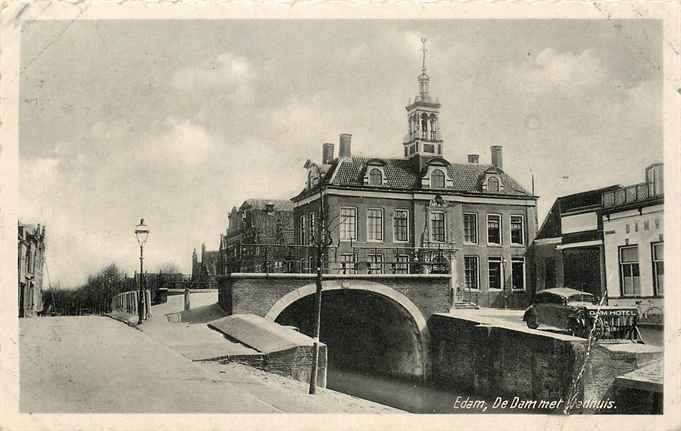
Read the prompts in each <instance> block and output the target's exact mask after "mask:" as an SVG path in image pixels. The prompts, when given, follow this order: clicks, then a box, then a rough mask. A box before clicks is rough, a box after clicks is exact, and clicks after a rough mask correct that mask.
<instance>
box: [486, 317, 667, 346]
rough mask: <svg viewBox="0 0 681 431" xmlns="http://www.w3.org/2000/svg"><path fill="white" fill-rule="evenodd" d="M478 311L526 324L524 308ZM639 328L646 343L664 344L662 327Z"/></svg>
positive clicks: (504, 319)
mask: <svg viewBox="0 0 681 431" xmlns="http://www.w3.org/2000/svg"><path fill="white" fill-rule="evenodd" d="M478 313H479V314H480V315H484V316H486V317H493V318H494V319H498V320H502V321H504V322H507V323H512V324H514V325H518V326H521V327H523V328H525V327H526V326H527V325H526V323H525V322H524V321H523V313H524V310H499V309H491V308H485V309H482V310H480V311H478ZM539 329H540V330H548V331H551V332H561V333H566V334H567V331H560V330H558V329H556V328H549V327H546V326H540V328H539ZM639 330H640V331H641V336H642V337H643V340H645V342H646V344H650V345H652V346H664V329H663V328H662V327H658V326H643V325H641V326H639Z"/></svg>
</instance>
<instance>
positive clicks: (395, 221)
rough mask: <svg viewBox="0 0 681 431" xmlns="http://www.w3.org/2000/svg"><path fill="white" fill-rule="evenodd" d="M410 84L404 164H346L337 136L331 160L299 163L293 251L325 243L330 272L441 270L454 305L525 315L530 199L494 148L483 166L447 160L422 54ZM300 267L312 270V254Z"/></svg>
mask: <svg viewBox="0 0 681 431" xmlns="http://www.w3.org/2000/svg"><path fill="white" fill-rule="evenodd" d="M417 81H418V89H419V91H418V95H417V96H416V98H415V99H414V101H413V102H411V103H409V104H408V105H407V106H406V112H407V124H406V126H407V127H406V129H407V134H406V136H405V138H404V140H403V142H402V149H403V157H401V158H383V157H374V158H371V157H359V156H353V154H352V147H351V144H352V137H351V135H349V134H341V135H340V140H339V147H340V148H339V153H338V157H334V156H335V154H334V148H333V144H330V143H325V144H323V145H322V161H321V163H314V162H311V161H308V162H307V163H306V165H305V168H306V169H307V177H306V184H305V187H304V190H303V191H301V192H300V193H299V194H298V195H296V196H295V197H293V198H292V199H291V200H292V201H293V203H294V207H295V209H294V218H295V241H296V244H297V245H298V246H301V247H305V246H308V247H309V246H314V245H315V244H318V243H319V239H320V238H321V239H324V241H323V242H324V246H325V247H326V246H328V248H326V249H325V250H326V251H325V254H324V261H323V265H324V270H325V271H328V272H341V273H347V272H368V273H413V272H419V273H424V272H425V273H428V272H432V273H440V272H448V273H451V274H452V276H453V277H454V278H455V280H456V285H457V292H456V295H458V297H457V298H456V299H457V300H462V299H463V300H464V301H466V302H475V303H477V304H479V305H483V306H494V307H522V306H524V305H526V304H527V302H528V299H529V295H528V293H529V292H530V291H531V286H529V284H530V283H531V282H532V281H533V280H534V276H533V274H532V273H531V269H532V263H531V262H530V255H529V254H528V245H529V244H531V243H532V241H533V240H534V236H535V233H536V230H537V221H536V199H537V198H536V196H533V195H532V193H530V192H528V191H527V190H525V189H524V188H523V187H522V186H521V185H520V184H519V183H518V182H517V181H515V180H514V179H513V178H512V177H511V176H509V175H508V174H507V173H506V172H505V171H504V170H503V161H502V160H503V159H502V147H501V146H492V147H491V161H490V163H489V164H483V163H480V161H479V156H478V155H476V154H471V155H469V156H468V159H467V160H466V162H465V163H453V162H450V161H449V160H447V159H446V158H445V157H444V152H445V146H446V142H445V141H444V139H443V137H442V136H441V134H440V119H439V116H440V108H441V105H440V103H439V102H437V101H436V100H435V99H433V98H432V97H431V95H430V78H429V76H428V74H427V72H426V68H425V50H424V57H423V65H422V70H421V74H420V75H418V79H417ZM322 208H323V211H322ZM322 212H323V214H324V217H323V220H322V217H321V215H322ZM322 222H323V224H324V226H322ZM327 237H328V238H327ZM327 239H328V240H327ZM299 267H300V268H301V269H302V270H303V272H311V271H313V270H314V269H315V267H316V256H315V253H310V255H309V256H304V257H302V259H301V262H300V264H299Z"/></svg>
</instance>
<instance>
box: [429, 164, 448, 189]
mask: <svg viewBox="0 0 681 431" xmlns="http://www.w3.org/2000/svg"><path fill="white" fill-rule="evenodd" d="M430 186H431V187H433V188H436V189H443V188H445V174H444V172H442V171H441V170H440V169H436V170H434V171H433V173H432V174H430Z"/></svg>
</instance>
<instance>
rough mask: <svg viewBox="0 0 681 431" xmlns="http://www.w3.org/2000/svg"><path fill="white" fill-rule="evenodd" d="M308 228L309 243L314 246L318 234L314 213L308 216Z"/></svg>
mask: <svg viewBox="0 0 681 431" xmlns="http://www.w3.org/2000/svg"><path fill="white" fill-rule="evenodd" d="M307 220H308V221H307V226H308V228H309V233H308V235H307V236H308V239H307V242H308V243H309V244H314V242H315V240H316V236H317V232H316V231H315V220H314V213H310V214H308V215H307Z"/></svg>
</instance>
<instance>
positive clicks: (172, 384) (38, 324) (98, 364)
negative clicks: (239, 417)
mask: <svg viewBox="0 0 681 431" xmlns="http://www.w3.org/2000/svg"><path fill="white" fill-rule="evenodd" d="M20 337H21V344H20V355H21V361H20V390H21V392H20V399H19V408H20V411H21V412H40V413H72V412H78V413H92V412H97V413H111V412H127V413H135V412H158V413H160V412H178V413H181V412H229V411H238V412H249V413H268V412H274V411H278V410H277V409H276V408H274V407H273V406H270V405H267V404H266V403H264V402H262V401H260V400H258V399H257V398H255V397H252V396H249V395H248V394H238V396H231V397H230V396H229V393H230V391H229V388H228V387H226V386H228V385H229V384H228V383H227V382H225V381H222V380H221V379H220V378H219V376H215V375H213V374H212V373H210V372H208V371H206V370H204V369H203V368H202V367H200V366H198V365H196V364H194V363H192V362H191V361H189V360H187V359H186V358H184V357H183V356H181V355H180V354H178V353H176V352H174V351H172V350H170V349H168V348H167V347H165V346H163V345H162V344H160V343H158V342H156V341H154V340H152V339H151V338H149V337H147V336H145V335H144V334H143V333H141V332H139V331H136V330H134V329H132V328H130V327H128V326H126V325H123V324H121V323H119V322H116V321H114V320H112V319H109V318H106V317H86V316H83V317H54V318H41V319H22V320H21V321H20ZM235 395H236V394H235Z"/></svg>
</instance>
